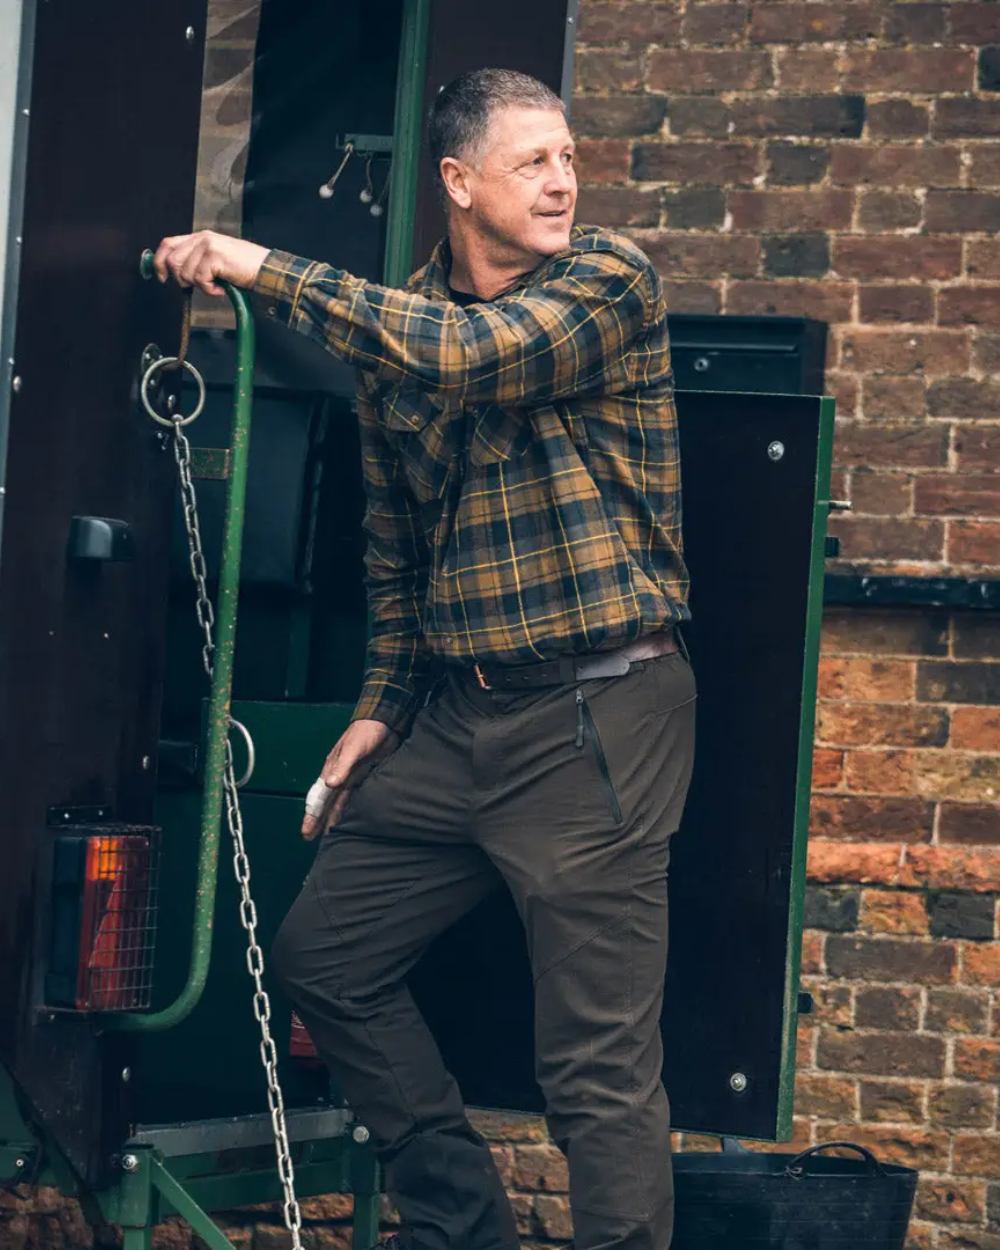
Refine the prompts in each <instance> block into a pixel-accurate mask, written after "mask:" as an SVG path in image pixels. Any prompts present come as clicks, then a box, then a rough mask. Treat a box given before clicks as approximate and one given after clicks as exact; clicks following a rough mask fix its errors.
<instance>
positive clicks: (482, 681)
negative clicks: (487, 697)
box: [472, 664, 493, 690]
mask: <svg viewBox="0 0 1000 1250" xmlns="http://www.w3.org/2000/svg"><path fill="white" fill-rule="evenodd" d="M472 671H473V672H474V673H475V674H476V681H478V682H479V688H480V690H492V689H493V687H492V686H491V685H490V683H489V682H488V681H487V680H486V678H485V676H484V675H483V670H482V669H481V668H480V667H479V665H478V664H473V666H472Z"/></svg>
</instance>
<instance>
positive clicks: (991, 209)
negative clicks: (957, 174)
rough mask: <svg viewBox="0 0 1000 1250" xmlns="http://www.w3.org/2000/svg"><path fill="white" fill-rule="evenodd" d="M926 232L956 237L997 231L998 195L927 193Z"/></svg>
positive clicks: (999, 204) (972, 192)
mask: <svg viewBox="0 0 1000 1250" xmlns="http://www.w3.org/2000/svg"><path fill="white" fill-rule="evenodd" d="M925 217H926V224H927V229H928V230H940V231H942V232H953V233H956V234H963V233H968V232H971V231H977V230H983V231H994V230H1000V194H996V193H993V192H986V191H934V190H932V191H928V192H927V205H926V210H925Z"/></svg>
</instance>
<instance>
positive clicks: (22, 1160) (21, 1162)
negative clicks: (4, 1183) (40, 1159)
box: [14, 1155, 28, 1170]
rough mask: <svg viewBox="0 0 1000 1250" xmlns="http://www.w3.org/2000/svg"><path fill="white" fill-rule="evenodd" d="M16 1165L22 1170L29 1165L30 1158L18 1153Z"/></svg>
mask: <svg viewBox="0 0 1000 1250" xmlns="http://www.w3.org/2000/svg"><path fill="white" fill-rule="evenodd" d="M14 1166H15V1167H16V1168H17V1169H18V1170H20V1169H21V1168H26V1167H27V1166H28V1160H27V1159H25V1157H24V1156H23V1155H18V1156H17V1158H16V1159H15V1160H14Z"/></svg>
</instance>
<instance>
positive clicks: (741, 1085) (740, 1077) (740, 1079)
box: [729, 1072, 749, 1094]
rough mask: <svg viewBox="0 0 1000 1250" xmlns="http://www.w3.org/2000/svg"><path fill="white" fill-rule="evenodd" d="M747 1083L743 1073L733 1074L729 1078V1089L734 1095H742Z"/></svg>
mask: <svg viewBox="0 0 1000 1250" xmlns="http://www.w3.org/2000/svg"><path fill="white" fill-rule="evenodd" d="M748 1084H749V1082H748V1081H747V1078H746V1074H745V1073H743V1072H734V1073H733V1075H732V1076H731V1077H730V1078H729V1088H730V1089H731V1090H732V1091H733V1092H734V1093H736V1094H742V1093H743V1091H744V1090H745V1089H746V1087H747V1085H748Z"/></svg>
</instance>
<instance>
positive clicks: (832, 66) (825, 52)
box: [756, 6, 840, 92]
mask: <svg viewBox="0 0 1000 1250" xmlns="http://www.w3.org/2000/svg"><path fill="white" fill-rule="evenodd" d="M810 7H814V6H810ZM762 11H763V10H761V9H757V10H756V12H758V13H760V12H762ZM775 59H776V66H777V71H778V87H779V89H780V90H782V91H810V92H812V91H836V90H837V88H838V86H839V85H840V53H839V52H838V51H836V50H835V49H832V48H780V49H779V50H778V52H777V53H776V54H775Z"/></svg>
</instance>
